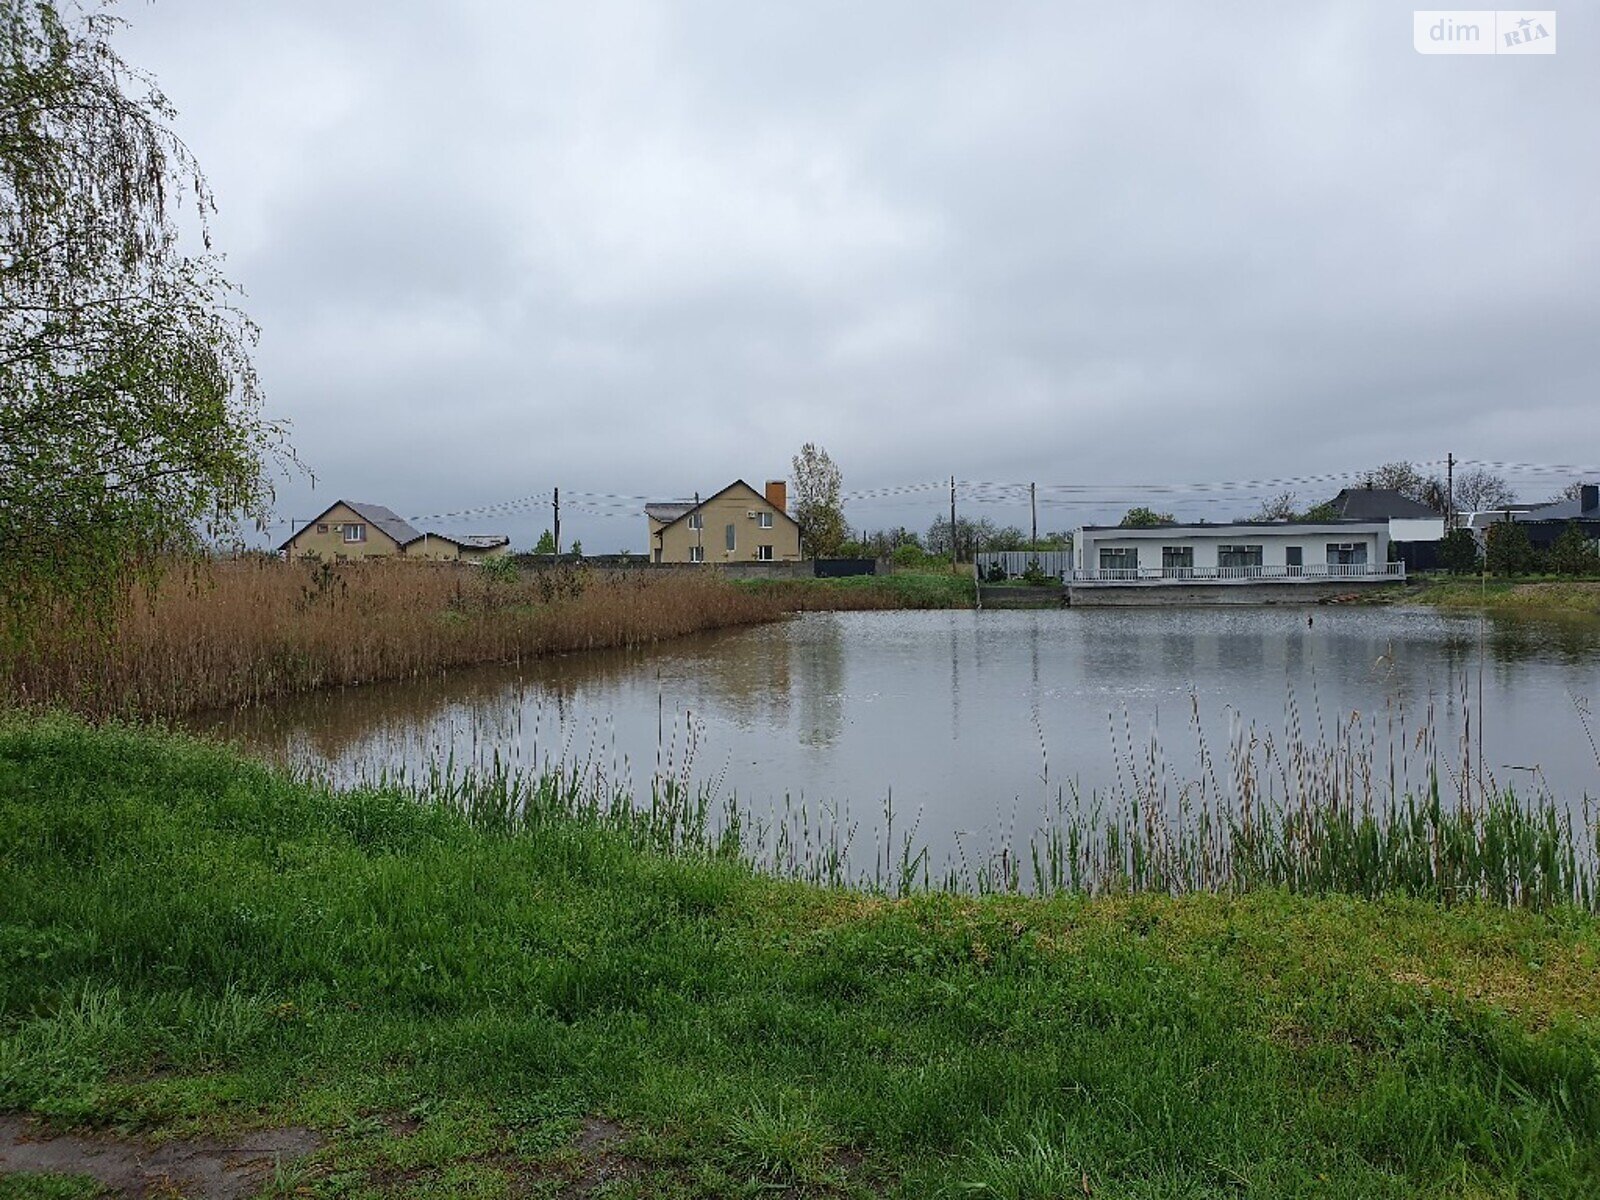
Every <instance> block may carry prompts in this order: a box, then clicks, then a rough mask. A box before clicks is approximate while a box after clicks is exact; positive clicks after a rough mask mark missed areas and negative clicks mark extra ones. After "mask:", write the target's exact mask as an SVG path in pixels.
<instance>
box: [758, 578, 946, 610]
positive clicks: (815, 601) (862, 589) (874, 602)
mask: <svg viewBox="0 0 1600 1200" xmlns="http://www.w3.org/2000/svg"><path fill="white" fill-rule="evenodd" d="M737 586H738V587H741V588H745V589H748V590H749V591H753V592H756V593H759V594H762V595H776V596H779V597H781V598H782V599H783V601H784V603H785V604H787V605H789V606H790V607H792V608H794V609H796V610H802V611H828V610H834V609H895V608H912V609H923V608H971V607H973V604H974V602H975V600H976V596H975V594H974V589H973V582H972V573H971V569H970V568H967V569H965V570H964V571H963V573H961V574H951V573H950V572H949V571H943V572H939V571H933V572H920V571H896V572H895V573H894V574H893V575H851V576H845V577H843V578H840V579H746V580H740V581H739V582H738V584H737Z"/></svg>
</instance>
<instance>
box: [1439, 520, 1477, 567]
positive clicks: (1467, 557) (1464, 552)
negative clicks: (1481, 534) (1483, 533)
mask: <svg viewBox="0 0 1600 1200" xmlns="http://www.w3.org/2000/svg"><path fill="white" fill-rule="evenodd" d="M1481 562H1482V555H1481V554H1480V553H1479V551H1478V539H1477V538H1475V537H1473V536H1472V531H1471V530H1470V529H1452V530H1451V531H1450V532H1449V533H1447V534H1445V535H1444V537H1443V538H1442V539H1440V541H1439V565H1440V566H1441V567H1443V568H1444V569H1445V570H1446V571H1449V572H1450V574H1452V575H1471V574H1474V573H1475V572H1476V571H1477V570H1478V568H1479V566H1480V564H1481Z"/></svg>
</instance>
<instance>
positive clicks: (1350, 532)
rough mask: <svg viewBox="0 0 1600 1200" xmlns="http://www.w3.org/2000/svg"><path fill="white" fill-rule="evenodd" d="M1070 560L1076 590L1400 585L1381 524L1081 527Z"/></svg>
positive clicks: (1400, 567) (1400, 569) (1399, 566)
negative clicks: (1333, 582)
mask: <svg viewBox="0 0 1600 1200" xmlns="http://www.w3.org/2000/svg"><path fill="white" fill-rule="evenodd" d="M1072 553H1073V570H1072V573H1071V576H1070V578H1069V580H1068V582H1070V583H1071V584H1072V585H1073V586H1074V587H1075V588H1077V587H1081V586H1086V585H1087V586H1091V587H1092V586H1104V585H1110V586H1115V587H1124V586H1128V585H1137V586H1140V587H1171V586H1176V587H1193V586H1195V585H1198V584H1206V585H1213V584H1223V585H1231V584H1252V583H1272V584H1284V585H1288V586H1293V585H1296V584H1306V583H1327V582H1329V581H1330V580H1337V581H1339V582H1340V583H1345V582H1354V581H1373V582H1382V581H1391V580H1399V579H1404V578H1405V564H1404V563H1398V562H1394V563H1392V562H1390V561H1389V522H1388V521H1386V520H1379V521H1344V520H1332V521H1233V522H1229V523H1227V524H1224V525H1211V524H1206V523H1199V524H1180V523H1178V522H1170V523H1168V524H1164V525H1153V526H1148V527H1142V528H1132V529H1130V528H1124V527H1122V526H1116V525H1085V526H1083V527H1081V528H1079V529H1078V530H1077V532H1076V533H1075V534H1074V536H1073V540H1072ZM1073 602H1074V603H1077V600H1074V601H1073Z"/></svg>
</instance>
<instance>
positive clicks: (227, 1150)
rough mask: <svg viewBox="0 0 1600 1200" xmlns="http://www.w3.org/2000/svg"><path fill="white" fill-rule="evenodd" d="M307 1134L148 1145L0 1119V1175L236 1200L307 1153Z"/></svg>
mask: <svg viewBox="0 0 1600 1200" xmlns="http://www.w3.org/2000/svg"><path fill="white" fill-rule="evenodd" d="M318 1141H319V1139H318V1138H317V1135H316V1134H315V1133H313V1132H311V1130H309V1129H298V1128H288V1129H264V1130H260V1131H257V1132H255V1133H252V1134H250V1135H248V1136H246V1137H244V1138H242V1139H240V1140H239V1141H238V1142H235V1143H233V1144H231V1145H224V1144H223V1143H221V1142H213V1141H208V1140H188V1139H179V1140H175V1141H170V1142H162V1143H161V1144H160V1145H151V1144H149V1143H146V1142H141V1141H138V1140H136V1139H132V1138H119V1137H114V1136H112V1135H110V1134H87V1135H80V1134H56V1133H52V1132H50V1130H48V1129H46V1128H44V1127H42V1126H40V1125H39V1124H37V1123H36V1122H34V1121H30V1120H28V1119H27V1118H24V1117H18V1116H0V1175H8V1174H20V1173H30V1174H51V1175H87V1176H89V1177H90V1178H91V1179H94V1180H96V1181H97V1182H98V1183H99V1184H100V1185H101V1186H102V1187H104V1188H105V1189H106V1191H107V1192H109V1193H110V1194H111V1195H114V1196H128V1197H145V1196H150V1197H154V1196H163V1197H166V1196H185V1197H196V1198H200V1197H203V1198H204V1200H238V1198H239V1197H243V1196H248V1195H251V1194H253V1193H254V1192H256V1191H258V1190H259V1189H260V1187H261V1185H262V1183H263V1182H264V1181H265V1180H266V1179H267V1178H268V1176H269V1175H270V1174H271V1173H272V1170H273V1168H274V1165H275V1164H276V1163H277V1162H279V1161H284V1162H287V1161H289V1160H291V1159H295V1158H299V1157H300V1156H302V1155H305V1154H309V1153H310V1152H311V1151H313V1150H315V1149H316V1148H317V1145H318Z"/></svg>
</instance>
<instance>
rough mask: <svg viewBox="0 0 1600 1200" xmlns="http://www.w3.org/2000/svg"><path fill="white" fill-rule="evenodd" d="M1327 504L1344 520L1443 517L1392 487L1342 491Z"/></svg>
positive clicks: (1408, 519) (1415, 519)
mask: <svg viewBox="0 0 1600 1200" xmlns="http://www.w3.org/2000/svg"><path fill="white" fill-rule="evenodd" d="M1331 503H1332V506H1333V510H1334V512H1336V513H1338V514H1339V515H1340V516H1341V517H1343V518H1345V520H1347V521H1390V520H1395V519H1399V520H1402V521H1423V520H1428V519H1429V518H1434V519H1438V518H1440V517H1443V516H1444V514H1443V513H1441V512H1437V511H1435V510H1434V509H1431V508H1429V507H1428V506H1427V505H1426V504H1422V503H1419V502H1418V501H1416V500H1413V499H1411V497H1409V496H1403V495H1401V494H1400V493H1399V492H1397V491H1395V490H1394V489H1393V488H1369V487H1359V488H1345V489H1344V491H1342V492H1340V493H1339V494H1338V495H1337V496H1335V497H1334V498H1333V500H1332V502H1331Z"/></svg>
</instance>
